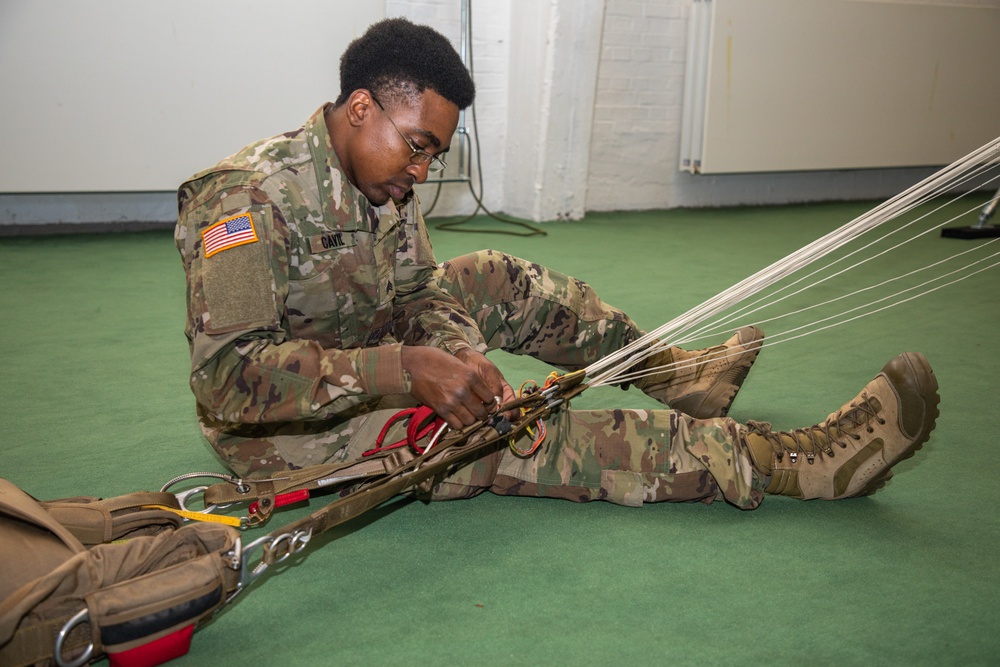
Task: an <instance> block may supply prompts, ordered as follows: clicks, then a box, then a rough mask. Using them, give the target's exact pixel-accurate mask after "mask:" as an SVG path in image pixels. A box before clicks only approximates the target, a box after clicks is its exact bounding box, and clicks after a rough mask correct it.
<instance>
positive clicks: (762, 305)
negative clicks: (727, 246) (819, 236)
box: [674, 176, 1000, 345]
mask: <svg viewBox="0 0 1000 667" xmlns="http://www.w3.org/2000/svg"><path fill="white" fill-rule="evenodd" d="M997 179H1000V176H997V177H995V178H994V179H991V181H990V182H992V181H993V180H997ZM963 196H964V195H963ZM941 208H943V206H941V207H938V208H937V209H934V211H930V212H928V213H926V214H924V215H922V216H921V217H919V218H917V219H916V220H914V221H911V222H909V223H907V224H906V225H904V226H902V227H900V228H899V229H896V230H893V231H891V232H889V233H887V234H885V235H883V236H882V237H881V238H879V239H876V240H875V241H873V242H871V243H869V244H867V245H865V246H864V247H863V248H860V249H859V250H855V251H853V252H851V253H850V254H848V255H845V256H844V257H842V258H840V259H837V260H834V261H833V262H830V263H829V264H827V265H825V266H824V267H822V268H820V269H817V270H815V271H813V272H812V273H810V274H808V275H806V276H803V277H802V278H799V279H798V280H796V281H794V282H792V283H790V284H788V285H785V286H784V287H781V288H779V289H778V290H776V291H774V292H773V293H772V294H770V295H766V296H764V297H761V298H760V299H757V300H756V301H753V302H751V303H749V304H747V305H745V306H744V307H743V308H741V309H738V310H736V311H733V312H731V313H730V314H728V315H726V316H725V317H723V318H720V319H718V320H716V321H715V322H712V323H710V324H708V325H705V326H703V327H702V328H701V329H698V330H696V331H694V332H692V333H691V336H690V337H689V338H687V339H685V340H681V341H676V342H675V343H674V344H675V345H684V344H685V343H689V342H691V341H694V340H698V339H701V338H708V337H711V336H716V335H718V334H720V333H722V332H724V331H726V326H727V325H728V324H730V323H732V322H734V321H737V320H739V319H744V318H746V317H747V316H749V315H753V314H755V313H758V312H760V311H761V310H764V309H766V308H768V307H771V306H774V305H776V304H778V303H781V302H782V301H785V300H787V299H789V298H791V297H794V296H797V295H799V294H802V293H803V292H805V291H807V290H809V289H810V288H813V287H816V286H818V285H821V284H823V283H825V282H828V281H830V280H832V279H834V278H837V277H839V276H841V275H843V274H845V273H847V272H848V271H850V270H852V269H855V268H858V267H860V266H862V265H864V264H867V263H868V262H871V261H873V260H875V259H878V258H880V257H883V256H885V255H887V254H889V253H890V252H893V251H895V250H898V249H900V248H902V247H903V246H904V245H906V244H907V243H911V242H913V241H915V240H916V239H918V238H920V237H922V236H926V235H927V234H930V233H931V232H933V231H935V230H938V229H940V228H941V227H944V226H946V225H949V224H951V223H952V222H955V221H956V220H957V219H958V218H960V217H962V216H963V215H967V214H968V213H971V212H974V211H977V210H979V209H980V208H981V207H980V206H979V205H978V204H977V205H976V206H974V207H972V208H970V209H967V210H964V211H961V212H959V213H958V214H956V215H954V216H952V217H951V218H950V219H948V220H946V221H944V222H941V223H938V224H935V225H934V226H933V227H931V228H929V229H927V230H925V231H923V232H920V233H918V234H915V235H914V236H911V237H909V238H907V239H905V240H903V241H901V242H899V243H897V244H896V245H893V246H891V247H889V248H887V249H885V250H882V251H880V252H878V253H876V254H874V255H872V256H871V257H868V258H865V259H862V260H860V261H858V262H855V263H854V264H851V265H850V266H847V267H845V268H843V269H841V270H839V271H837V272H835V273H832V274H830V275H828V276H826V277H825V278H822V279H819V280H816V281H815V282H812V283H809V284H806V285H804V286H802V287H799V289H796V290H794V291H791V292H789V293H787V294H785V295H784V296H781V297H778V298H774V297H777V295H778V294H780V293H781V292H783V291H785V290H789V289H791V288H792V287H794V286H796V285H799V284H800V283H802V282H804V281H805V280H807V279H809V278H812V277H813V276H816V275H819V274H821V273H822V272H824V271H826V270H828V269H831V268H832V267H834V266H835V265H836V264H837V263H839V262H842V261H844V260H846V259H847V258H849V257H852V256H853V255H855V254H857V253H859V252H862V251H864V250H867V249H869V248H872V247H874V246H875V245H876V244H877V243H878V242H879V241H883V240H885V239H887V238H889V237H890V236H892V235H893V234H896V233H898V232H900V231H902V230H904V229H906V228H908V227H910V226H912V225H913V224H915V223H916V222H919V221H921V220H923V219H924V218H926V217H927V216H929V215H930V214H931V213H934V212H937V211H939V210H941ZM997 240H998V239H997V238H994V239H992V240H990V241H987V242H985V243H983V244H982V245H980V246H977V247H974V248H971V249H969V250H964V251H962V252H958V253H955V254H954V255H952V256H951V257H947V258H945V259H943V260H938V261H937V262H933V263H931V264H929V265H927V266H925V267H922V268H920V269H914V270H913V271H910V272H908V273H904V274H902V275H900V276H896V277H894V278H889V279H887V280H884V281H882V282H879V283H875V284H874V285H869V286H868V287H864V288H861V289H858V290H855V291H853V292H849V293H847V294H843V295H841V296H839V297H834V298H832V299H828V300H826V301H822V302H819V303H815V304H813V305H811V306H807V307H805V308H801V309H799V310H794V311H791V312H788V313H785V314H783V315H777V316H774V317H771V318H768V319H761V320H755V321H753V324H755V325H758V326H759V325H761V324H765V323H768V322H774V321H776V320H780V319H783V318H785V317H790V316H792V315H798V314H801V313H802V312H804V311H806V310H810V309H815V308H819V307H822V306H827V305H830V304H832V303H834V302H836V301H840V300H843V299H847V298H850V297H853V296H857V295H858V294H860V293H862V292H866V291H871V290H873V289H877V288H879V287H884V286H885V285H887V284H889V283H891V282H895V281H898V280H903V279H905V278H908V277H910V276H913V275H915V274H917V273H920V272H922V271H928V270H931V269H934V268H937V267H938V266H941V265H943V264H945V263H947V262H949V261H952V260H956V259H960V258H962V257H964V256H965V255H968V254H970V253H973V252H980V251H981V250H982V248H983V247H985V246H987V245H990V244H991V243H994V242H996V241H997ZM769 298H770V299H771V300H770V301H768V299H769ZM772 335H773V334H772Z"/></svg>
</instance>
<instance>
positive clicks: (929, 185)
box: [585, 138, 1000, 386]
mask: <svg viewBox="0 0 1000 667" xmlns="http://www.w3.org/2000/svg"><path fill="white" fill-rule="evenodd" d="M998 155H1000V138H998V139H996V140H994V141H992V142H990V143H988V144H986V145H985V146H983V147H981V148H979V149H978V150H975V151H973V152H972V153H970V154H969V155H967V156H965V157H964V158H962V159H960V160H957V161H956V162H954V163H952V164H951V165H949V166H947V167H945V168H943V169H941V170H939V171H938V172H936V173H934V174H932V175H931V176H929V177H928V178H926V179H924V180H923V181H921V182H919V183H917V184H916V185H914V186H912V187H910V188H909V189H907V190H905V191H904V192H902V193H900V194H898V195H896V196H895V197H893V198H891V199H889V200H887V201H886V202H883V203H882V204H880V205H878V206H876V207H875V208H873V209H872V210H871V211H869V212H867V213H865V214H863V215H861V216H859V217H858V218H856V219H854V220H853V221H851V222H850V223H848V224H846V225H844V226H843V227H840V228H839V229H836V230H834V231H832V232H830V233H829V234H827V235H825V236H823V237H821V238H820V239H818V240H816V241H813V242H812V243H810V244H807V245H806V246H804V247H803V248H801V249H799V250H798V251H796V252H794V253H792V254H790V255H788V256H787V257H785V258H784V259H781V260H779V261H777V262H775V263H774V264H772V265H770V266H768V267H766V268H764V269H762V270H761V271H758V272H757V273H755V274H754V275H752V276H750V277H749V278H746V279H744V280H743V281H741V282H739V283H737V284H736V285H734V286H733V287H731V288H729V289H727V290H725V291H723V292H720V293H719V294H717V295H716V296H714V297H712V298H710V299H708V300H707V301H705V302H703V303H702V304H700V305H698V306H696V307H694V308H692V309H691V310H689V311H688V312H686V313H684V314H682V315H680V316H678V317H676V318H674V319H673V320H671V321H669V322H667V323H666V324H664V325H663V326H661V327H659V328H657V329H655V330H653V331H651V332H649V333H648V334H646V335H644V336H642V337H640V338H638V339H636V340H635V341H633V342H631V343H629V344H628V345H626V346H624V347H623V348H622V349H620V350H618V351H616V352H614V353H612V354H610V355H608V356H606V357H604V358H602V359H600V360H598V361H597V362H595V363H593V364H591V365H590V366H588V367H587V368H586V369H585V371H586V375H587V378H588V380H587V381H588V383H589V384H590V385H591V386H598V385H602V384H614V383H618V382H625V381H628V380H630V379H635V378H637V377H641V376H643V375H647V374H649V373H650V372H660V370H664V369H665V368H666V367H659V370H650V369H643V370H642V371H637V367H638V366H639V365H640V364H641V362H642V361H643V360H645V359H647V358H648V357H650V356H652V355H654V354H656V353H658V352H660V351H662V350H664V349H666V348H667V347H669V346H671V345H677V344H681V343H683V342H686V340H694V339H696V338H698V337H701V334H702V332H704V331H706V330H707V329H708V328H709V327H710V326H718V325H719V323H716V324H715V325H706V324H704V323H705V322H706V321H707V320H709V319H710V318H713V317H716V316H718V315H720V314H721V313H723V312H725V311H728V310H730V309H731V308H732V307H733V306H734V305H735V304H738V303H740V302H742V301H744V300H746V299H748V298H749V297H750V296H752V295H754V294H756V293H758V292H761V291H762V290H765V289H767V288H768V287H771V286H772V285H774V284H776V283H777V282H779V281H781V280H783V279H784V278H786V277H788V276H790V275H792V274H793V273H795V272H797V271H799V270H801V269H802V268H803V267H805V266H808V265H809V264H811V263H813V262H816V261H817V260H819V259H821V258H822V257H825V256H827V255H829V254H830V253H832V252H834V251H836V250H838V249H840V248H841V247H843V246H844V245H846V244H847V243H849V242H851V241H854V240H856V239H858V238H859V237H860V236H862V235H863V234H865V233H867V232H869V231H871V230H872V229H874V228H875V227H878V226H879V225H882V224H884V223H886V222H888V221H890V220H893V219H895V218H898V217H900V216H901V215H903V214H905V213H907V212H909V211H911V210H913V209H914V208H916V207H917V206H920V205H923V204H925V203H927V202H928V201H930V200H931V199H933V198H934V197H937V196H940V195H941V194H944V193H945V192H947V191H948V190H952V189H954V188H956V187H958V186H959V185H962V184H966V183H968V182H969V181H970V180H971V179H972V178H974V177H976V176H977V175H979V174H980V173H982V172H984V171H985V170H987V169H990V168H992V166H995V165H996V162H997V159H998ZM994 180H995V178H994ZM939 208H940V207H939ZM935 210H939V209H935ZM927 215H930V214H929V213H928V214H925V215H923V216H921V217H920V218H918V220H922V219H924V218H926V217H927ZM915 222H917V221H914V222H911V223H908V224H907V225H904V226H903V227H902V228H900V229H897V230H895V231H892V232H889V233H887V234H885V235H884V236H883V237H882V238H881V239H876V240H875V241H873V242H871V243H868V244H867V245H866V246H865V247H864V248H862V249H861V250H864V249H867V248H869V247H871V246H873V245H874V244H876V243H878V242H879V241H880V240H883V239H885V238H888V237H889V236H891V235H892V234H894V233H897V232H900V231H902V230H903V229H906V228H907V227H909V226H910V225H912V224H915ZM944 224H948V223H944ZM941 226H943V225H941ZM929 231H932V230H929ZM924 233H928V232H924ZM921 235H922V234H921ZM921 235H917V237H919V236H921ZM917 237H914V238H917ZM911 240H913V239H908V240H907V241H903V242H902V243H899V244H897V245H896V246H893V248H890V250H892V249H895V248H898V247H901V246H902V245H905V244H906V243H908V242H909V241H911ZM980 247H982V246H980ZM858 252H860V250H859V251H854V252H852V253H849V254H847V255H846V256H845V257H842V258H840V259H838V260H836V261H834V262H831V263H830V264H828V265H827V267H824V268H823V269H819V270H817V271H814V272H813V273H811V274H809V275H807V276H805V277H804V278H800V279H799V280H797V281H795V282H793V283H792V284H791V285H787V286H785V287H784V288H781V289H780V290H778V292H781V291H784V290H787V289H789V288H790V287H791V286H794V285H797V284H799V283H800V282H802V281H804V280H808V279H809V278H811V277H813V276H815V275H816V274H817V273H819V272H821V271H823V270H825V269H826V268H829V267H832V266H833V265H835V264H837V263H838V262H842V261H845V260H846V259H847V258H849V257H853V256H854V255H856V254H857V253H858ZM885 252H888V251H885ZM884 254H885V253H884V252H882V253H879V254H878V255H876V257H880V256H882V255H884ZM964 254H965V253H957V254H956V255H954V256H953V257H952V258H949V259H953V258H957V257H959V256H962V255H964ZM995 256H996V255H991V256H990V257H988V258H986V259H990V258H992V257H995ZM874 258H875V257H873V258H871V259H874ZM867 261H871V260H870V259H869V260H865V262H867ZM944 261H948V260H944ZM982 261H985V260H980V262H982ZM865 262H857V263H856V264H855V265H854V266H855V267H856V266H859V265H860V264H863V263H865ZM941 263H942V262H938V263H935V265H937V264H941ZM935 265H932V266H935ZM996 265H997V264H996V263H994V264H990V265H989V266H987V267H984V268H982V269H979V270H978V271H975V272H973V273H969V274H967V275H965V276H962V277H959V278H956V279H955V280H953V281H950V282H948V283H945V284H943V285H939V286H937V287H933V288H929V289H927V290H925V291H923V292H921V293H920V294H916V295H913V296H910V297H907V298H906V299H904V300H903V301H900V302H899V303H905V302H907V301H910V300H912V299H913V298H916V297H917V296H921V295H923V294H927V293H929V292H932V291H936V290H937V289H940V288H941V287H943V286H945V285H950V284H954V283H955V282H959V281H961V280H964V279H966V278H968V277H970V276H971V275H975V274H977V273H980V272H981V271H985V270H987V269H989V268H992V267H994V266H996ZM849 268H854V267H848V269H849ZM848 269H844V270H842V271H840V272H838V273H836V274H834V275H835V276H836V275H840V274H841V273H843V272H845V271H847V270H848ZM917 272H919V270H918V271H913V272H910V274H914V273H917ZM954 273H957V272H952V273H949V274H946V275H945V276H942V277H941V278H944V277H947V276H950V275H953V274H954ZM831 277H833V276H831ZM828 279H829V278H825V279H823V280H819V281H817V282H816V283H814V285H815V284H819V283H821V282H825V281H826V280H828ZM939 279H940V278H938V279H934V280H939ZM934 280H930V281H927V282H925V283H923V284H922V285H919V286H917V287H915V288H909V289H907V290H902V291H901V292H898V293H897V295H895V296H898V295H901V294H904V293H906V292H909V291H912V290H914V289H919V288H920V287H922V286H926V285H928V284H929V283H931V282H934ZM884 282H885V283H889V282H892V280H889V281H884ZM804 289H806V288H805V287H804V288H802V289H800V290H798V291H795V292H794V294H798V293H799V292H801V291H803V290H804ZM867 289H870V288H865V289H862V290H858V291H857V293H860V292H864V291H867ZM783 298H787V297H783ZM763 300H764V299H763V298H762V299H760V300H758V301H757V302H754V303H752V304H750V305H749V306H744V309H743V311H741V313H742V314H743V315H745V314H747V311H748V310H749V312H750V313H753V312H757V311H758V310H759V309H760V308H762V307H764V306H760V307H758V308H754V306H756V305H758V304H759V303H760V302H761V301H763ZM837 300H839V298H838V299H831V300H830V301H837ZM884 300H885V299H878V300H876V301H873V302H871V303H869V304H866V305H865V306H861V307H859V308H865V307H869V306H872V305H874V304H877V303H880V302H882V301H884ZM779 301H780V300H779ZM893 305H898V304H890V305H886V306H883V307H880V308H878V309H876V310H872V311H869V312H867V313H864V314H860V315H857V316H853V317H851V318H849V319H846V320H842V321H840V322H838V323H834V324H829V325H827V326H824V327H822V329H825V328H829V327H832V326H837V324H842V323H845V322H848V321H853V320H854V319H858V318H860V317H863V316H865V315H866V314H873V313H875V312H881V311H882V310H885V309H887V308H890V307H892V306H893ZM859 308H854V309H850V310H848V311H845V313H841V315H846V314H848V313H851V312H854V311H857V310H858V309H859ZM804 310H806V309H804ZM736 316H737V315H736V314H733V315H730V316H728V317H726V318H725V319H723V320H721V321H720V322H728V321H731V320H732V319H733V318H734V317H736ZM834 317H839V316H834ZM830 319H833V318H825V319H824V320H819V322H824V321H827V320H830ZM698 325H701V328H700V329H699V328H698ZM807 326H808V325H807ZM802 328H804V327H799V329H802ZM822 329H818V330H822ZM684 334H688V338H687V339H685V338H684V336H683V335H684ZM803 335H806V334H805V333H800V334H798V335H797V336H795V337H796V338H797V337H801V336H803ZM772 338H773V335H769V336H768V339H769V341H770V339H772ZM791 339H793V338H786V339H785V340H791ZM776 342H777V341H776ZM767 344H770V343H765V345H767ZM736 353H739V352H735V353H734V354H736ZM686 365H688V366H690V365H693V364H692V363H691V362H687V363H686Z"/></svg>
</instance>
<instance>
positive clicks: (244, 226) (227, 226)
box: [201, 212, 259, 258]
mask: <svg viewBox="0 0 1000 667" xmlns="http://www.w3.org/2000/svg"><path fill="white" fill-rule="evenodd" d="M201 240H202V247H203V249H204V253H205V258H208V257H211V256H212V255H215V254H217V253H220V252H222V251H223V250H228V249H229V248H235V247H237V246H241V245H246V244H248V243H256V242H257V241H258V240H259V239H258V237H257V228H256V227H254V222H253V215H252V214H251V213H250V212H247V213H240V214H239V215H234V216H232V217H231V218H225V219H223V220H219V221H218V222H217V223H215V224H214V225H211V226H210V227H207V228H206V229H205V230H204V231H203V232H202V233H201Z"/></svg>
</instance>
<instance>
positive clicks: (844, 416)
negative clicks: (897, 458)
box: [747, 392, 885, 463]
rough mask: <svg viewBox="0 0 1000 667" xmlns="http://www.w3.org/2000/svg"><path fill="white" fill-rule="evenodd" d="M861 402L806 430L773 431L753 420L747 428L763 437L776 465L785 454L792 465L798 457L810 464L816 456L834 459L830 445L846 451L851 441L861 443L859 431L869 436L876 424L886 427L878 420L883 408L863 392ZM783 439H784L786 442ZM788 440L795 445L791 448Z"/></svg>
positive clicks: (748, 423)
mask: <svg viewBox="0 0 1000 667" xmlns="http://www.w3.org/2000/svg"><path fill="white" fill-rule="evenodd" d="M860 399H861V400H860V401H858V402H853V401H852V402H851V403H850V404H849V405H848V406H847V407H845V408H841V410H840V411H839V412H837V414H836V415H834V416H832V417H830V418H829V419H827V420H826V421H825V422H823V423H822V424H817V425H816V426H810V427H808V428H797V429H795V430H793V431H774V430H772V428H771V424H770V423H768V422H759V421H753V420H751V421H748V422H747V426H748V427H749V428H750V431H751V432H753V433H756V434H757V435H760V436H762V437H763V438H764V439H765V440H766V441H767V443H768V444H770V445H771V448H772V449H773V450H774V453H775V455H776V456H777V457H778V460H779V461H781V460H782V458H783V457H784V455H785V453H787V454H788V456H789V458H790V459H791V461H792V463H795V462H796V461H797V460H798V457H799V456H800V455H805V457H806V459H807V460H808V462H809V463H812V462H813V461H814V460H815V459H816V455H817V453H823V454H825V455H826V456H829V457H831V458H833V456H834V452H835V450H834V448H833V445H839V446H840V448H841V449H847V446H848V445H849V444H850V441H852V440H853V441H858V440H860V439H861V435H860V431H861V428H864V429H865V432H867V433H869V434H871V433H874V432H875V424H878V425H880V426H881V425H884V424H885V419H884V418H883V417H882V416H881V412H882V405H881V403H879V401H878V399H877V398H875V397H873V396H869V395H868V394H867V393H865V392H862V394H861V396H860ZM782 436H786V438H787V439H786V438H782ZM789 440H790V441H791V442H792V443H794V445H791V444H790V443H789Z"/></svg>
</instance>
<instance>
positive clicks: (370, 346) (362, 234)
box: [175, 106, 475, 424]
mask: <svg viewBox="0 0 1000 667" xmlns="http://www.w3.org/2000/svg"><path fill="white" fill-rule="evenodd" d="M326 109H327V107H326V106H324V107H322V108H320V109H319V110H317V111H316V112H315V113H314V114H313V115H312V116H311V117H310V118H309V120H308V121H307V122H306V124H305V125H304V126H303V127H301V128H299V129H298V130H295V131H292V132H288V133H286V134H283V135H279V136H277V137H274V138H271V139H267V140H264V141H260V142H257V143H254V144H251V145H250V146H247V147H246V148H244V149H243V150H241V151H240V152H238V153H236V154H235V155H233V156H231V157H229V158H227V159H225V160H223V161H222V162H220V163H219V164H217V165H216V166H214V167H212V168H210V169H208V170H206V171H203V172H200V173H198V174H195V175H194V176H192V177H191V179H189V180H188V181H187V182H185V183H184V184H183V185H182V186H181V187H180V190H179V191H178V208H179V215H178V222H177V228H176V232H175V241H176V245H177V248H178V250H179V251H180V254H181V258H182V260H183V263H184V269H185V272H186V274H187V326H186V328H185V333H186V336H187V338H188V341H189V344H190V349H191V368H192V371H191V388H192V390H193V392H194V394H195V397H196V398H197V401H198V404H199V414H200V415H202V416H203V417H204V416H205V415H206V414H207V415H210V416H211V419H210V421H212V422H213V423H217V422H219V421H221V422H228V423H230V424H235V423H243V424H252V423H265V422H272V423H273V422H288V421H300V420H317V419H327V418H330V417H333V416H334V415H338V414H341V413H344V412H345V411H348V410H349V409H351V408H355V407H357V406H361V404H363V403H366V402H371V401H372V400H373V399H375V398H377V397H379V396H383V395H387V394H403V393H408V392H409V390H410V381H409V377H407V375H406V374H405V373H404V371H403V368H402V364H401V361H400V348H401V344H402V343H406V344H415V345H436V346H438V347H442V348H445V349H449V350H451V351H455V350H456V349H458V348H461V347H468V346H469V344H470V343H469V341H468V340H467V333H466V331H468V328H471V329H472V330H475V324H474V322H473V321H472V320H471V318H469V316H468V314H467V313H465V311H464V310H463V309H462V307H461V306H460V305H459V304H458V303H457V302H456V301H455V300H454V299H453V298H452V297H451V296H450V295H449V294H448V293H446V292H445V291H443V290H442V289H441V288H440V287H439V286H438V284H437V279H436V271H437V270H438V269H437V266H436V263H435V261H434V256H433V253H432V251H431V245H430V239H429V238H428V235H427V229H426V227H425V226H424V221H423V217H422V216H421V214H420V208H419V204H418V202H417V199H416V197H415V196H412V195H411V196H410V197H409V198H408V199H407V200H406V201H404V202H402V203H400V204H399V205H398V206H397V205H396V204H394V203H393V202H391V201H390V202H389V203H388V204H386V205H385V206H382V207H379V208H375V207H373V206H372V205H371V204H370V203H369V202H368V200H367V199H366V198H365V196H364V195H363V194H361V192H360V191H359V190H357V189H356V188H355V187H354V186H353V185H351V184H350V183H349V182H348V181H347V180H346V178H344V176H343V174H342V172H341V170H340V165H339V161H338V159H337V156H336V154H335V153H334V151H333V148H332V144H331V142H330V137H329V134H328V131H327V127H326V123H325V121H324V112H325V110H326ZM463 327H467V328H466V329H463ZM202 421H203V422H204V421H205V420H204V419H203V420H202Z"/></svg>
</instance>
